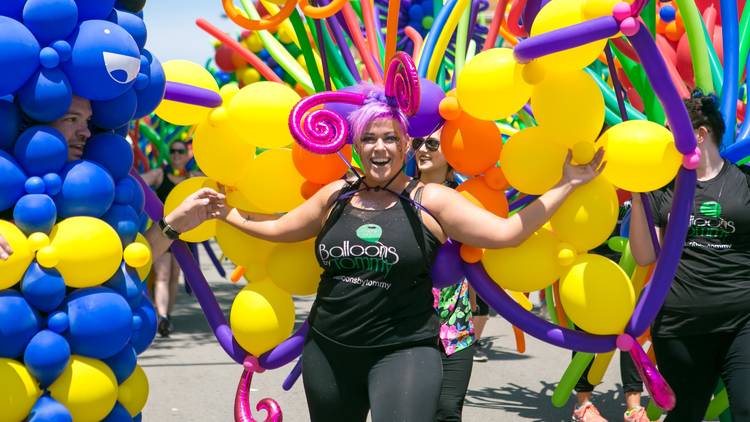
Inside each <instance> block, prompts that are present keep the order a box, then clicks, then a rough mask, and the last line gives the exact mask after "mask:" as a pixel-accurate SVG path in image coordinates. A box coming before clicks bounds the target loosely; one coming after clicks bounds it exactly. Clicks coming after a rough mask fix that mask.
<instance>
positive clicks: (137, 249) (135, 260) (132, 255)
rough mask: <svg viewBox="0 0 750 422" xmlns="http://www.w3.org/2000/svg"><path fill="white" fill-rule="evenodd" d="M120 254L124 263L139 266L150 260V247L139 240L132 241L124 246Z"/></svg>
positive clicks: (134, 266)
mask: <svg viewBox="0 0 750 422" xmlns="http://www.w3.org/2000/svg"><path fill="white" fill-rule="evenodd" d="M122 255H123V259H125V263H126V264H128V265H129V266H131V267H133V268H141V267H144V266H146V265H147V264H148V263H149V262H151V249H149V248H148V246H146V245H144V244H142V243H139V242H133V243H131V244H129V245H128V246H127V247H125V251H123V254H122Z"/></svg>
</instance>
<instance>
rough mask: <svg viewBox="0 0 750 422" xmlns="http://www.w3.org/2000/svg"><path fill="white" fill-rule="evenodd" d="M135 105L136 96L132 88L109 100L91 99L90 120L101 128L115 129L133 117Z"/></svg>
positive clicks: (136, 101) (136, 105)
mask: <svg viewBox="0 0 750 422" xmlns="http://www.w3.org/2000/svg"><path fill="white" fill-rule="evenodd" d="M137 107H138V97H137V96H136V93H135V90H133V89H129V90H127V91H125V93H124V94H122V95H120V96H119V97H115V98H113V99H111V100H103V101H92V102H91V110H92V111H93V113H94V114H93V116H92V118H91V122H92V123H93V124H94V125H96V126H97V127H100V128H102V129H117V128H120V127H122V126H124V125H127V123H128V122H129V121H130V120H132V119H133V116H135V110H136V108H137Z"/></svg>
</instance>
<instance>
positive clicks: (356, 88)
mask: <svg viewBox="0 0 750 422" xmlns="http://www.w3.org/2000/svg"><path fill="white" fill-rule="evenodd" d="M342 91H343V92H351V93H353V94H362V93H364V91H363V89H362V86H360V85H352V86H347V87H345V88H341V89H339V90H338V91H337V92H342ZM358 108H359V106H357V105H354V104H349V103H339V102H328V103H325V104H324V105H323V109H325V110H331V111H333V112H335V113H338V114H339V115H340V116H341V117H343V118H345V119H349V114H351V113H352V112H353V111H354V110H356V109H358Z"/></svg>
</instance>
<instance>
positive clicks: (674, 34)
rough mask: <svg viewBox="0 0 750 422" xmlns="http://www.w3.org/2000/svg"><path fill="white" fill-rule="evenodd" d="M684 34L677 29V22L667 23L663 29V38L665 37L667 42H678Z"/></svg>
mask: <svg viewBox="0 0 750 422" xmlns="http://www.w3.org/2000/svg"><path fill="white" fill-rule="evenodd" d="M684 32H685V30H684V29H683V31H682V32H680V30H679V28H678V27H677V21H672V22H669V23H668V24H667V26H666V27H665V28H664V36H665V37H667V39H668V40H670V41H674V42H677V41H679V40H680V37H682V34H683V33H684Z"/></svg>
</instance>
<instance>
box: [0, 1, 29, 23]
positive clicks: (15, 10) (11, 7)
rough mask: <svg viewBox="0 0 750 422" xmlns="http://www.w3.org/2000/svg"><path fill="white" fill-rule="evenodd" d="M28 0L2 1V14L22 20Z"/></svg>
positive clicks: (0, 10)
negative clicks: (24, 6)
mask: <svg viewBox="0 0 750 422" xmlns="http://www.w3.org/2000/svg"><path fill="white" fill-rule="evenodd" d="M25 2H26V0H3V1H0V16H8V17H9V18H13V19H15V20H17V21H19V22H20V21H21V19H22V15H23V5H24V3H25Z"/></svg>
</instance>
